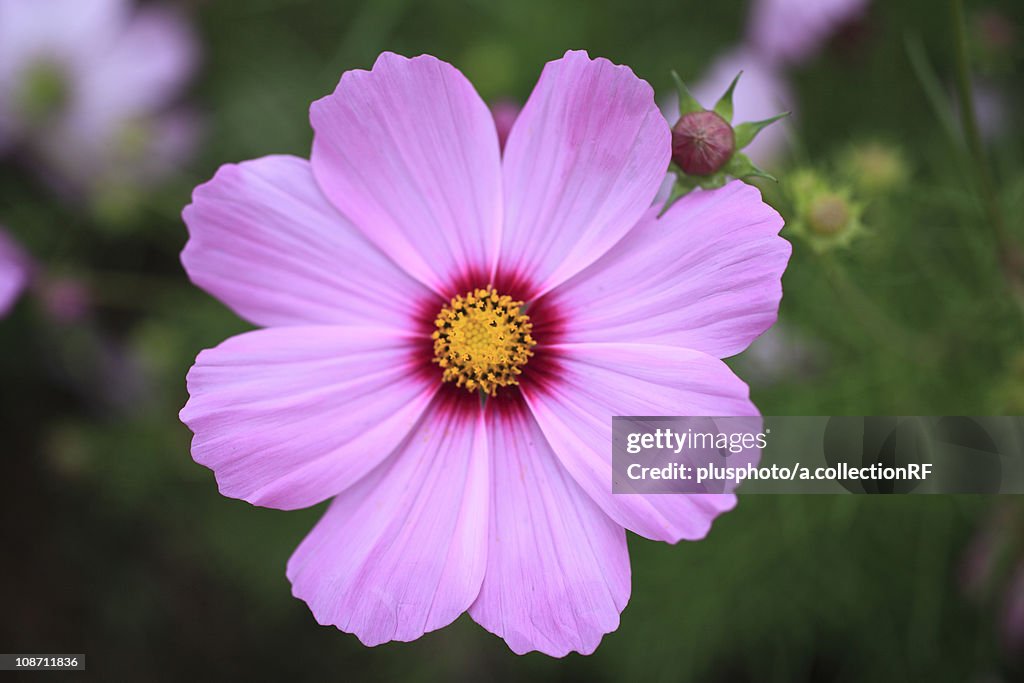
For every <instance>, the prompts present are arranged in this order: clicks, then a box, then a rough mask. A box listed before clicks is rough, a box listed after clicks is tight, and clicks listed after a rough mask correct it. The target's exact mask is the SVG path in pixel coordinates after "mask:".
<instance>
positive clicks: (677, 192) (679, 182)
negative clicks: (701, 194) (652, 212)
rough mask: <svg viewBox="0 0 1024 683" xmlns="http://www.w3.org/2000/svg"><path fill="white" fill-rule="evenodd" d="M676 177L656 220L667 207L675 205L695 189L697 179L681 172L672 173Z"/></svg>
mask: <svg viewBox="0 0 1024 683" xmlns="http://www.w3.org/2000/svg"><path fill="white" fill-rule="evenodd" d="M674 173H675V176H676V182H675V183H674V184H673V185H672V191H671V192H670V193H669V195H668V199H666V200H665V205H664V206H663V207H661V211H659V212H658V218H661V217H662V216H664V215H665V212H666V211H668V209H669V207H670V206H672V205H673V204H675V203H676V201H677V200H678V199H679V198H680V197H682V196H684V195H686V194H688V193H689V192H690V191H691V190H692V189H694V188H695V187H697V182H698V181H697V179H696V178H694V177H693V176H688V175H686V174H685V173H683V172H682V171H681V170H678V169H677V170H675V171H674Z"/></svg>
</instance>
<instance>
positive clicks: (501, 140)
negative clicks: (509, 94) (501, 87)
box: [491, 100, 522, 150]
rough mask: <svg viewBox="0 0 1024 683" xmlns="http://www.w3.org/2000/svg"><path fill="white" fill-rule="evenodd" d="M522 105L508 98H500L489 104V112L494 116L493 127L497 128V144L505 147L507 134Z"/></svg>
mask: <svg viewBox="0 0 1024 683" xmlns="http://www.w3.org/2000/svg"><path fill="white" fill-rule="evenodd" d="M520 110H522V107H521V106H520V105H518V104H516V103H515V102H512V101H510V100H502V101H500V102H495V103H494V104H492V105H491V114H492V115H493V116H494V127H495V128H497V129H498V146H499V147H501V149H502V150H504V149H505V143H506V142H507V141H508V134H509V133H511V132H512V124H513V123H515V122H516V117H518V116H519V112H520Z"/></svg>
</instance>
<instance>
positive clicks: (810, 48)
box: [747, 0, 868, 65]
mask: <svg viewBox="0 0 1024 683" xmlns="http://www.w3.org/2000/svg"><path fill="white" fill-rule="evenodd" d="M867 6H868V0H753V5H752V7H751V10H750V23H749V25H748V28H747V32H748V33H747V42H748V43H749V44H750V45H751V46H752V47H753V49H754V50H755V51H756V52H757V54H758V55H759V56H760V57H761V58H762V60H764V61H765V62H768V63H773V64H777V65H781V64H790V63H794V62H800V61H803V60H805V59H808V58H809V57H812V56H814V55H815V54H816V53H817V52H818V51H819V50H821V47H822V45H824V44H825V42H826V41H827V40H828V39H829V38H831V37H832V36H833V35H834V34H835V33H836V31H837V30H839V29H840V28H842V27H843V25H844V24H847V23H849V22H851V21H854V20H856V19H857V18H859V17H860V16H861V15H862V14H863V13H864V11H865V10H866V9H867Z"/></svg>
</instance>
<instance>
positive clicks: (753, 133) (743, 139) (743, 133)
mask: <svg viewBox="0 0 1024 683" xmlns="http://www.w3.org/2000/svg"><path fill="white" fill-rule="evenodd" d="M787 116H789V112H788V111H784V112H782V113H781V114H779V115H778V116H773V117H771V118H770V119H764V120H762V121H749V122H747V123H741V124H739V125H738V126H736V127H735V128H733V132H734V134H735V135H736V149H743V148H744V147H746V146H747V145H749V144H750V143H751V142H753V141H754V138H755V137H757V134H758V133H760V132H761V131H762V130H764V129H765V128H767V127H768V126H770V125H772V124H773V123H775V122H776V121H778V120H779V119H781V118H785V117H787Z"/></svg>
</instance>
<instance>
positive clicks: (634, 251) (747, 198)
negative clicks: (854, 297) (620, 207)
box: [549, 181, 791, 358]
mask: <svg viewBox="0 0 1024 683" xmlns="http://www.w3.org/2000/svg"><path fill="white" fill-rule="evenodd" d="M656 214H657V211H651V212H648V214H647V216H645V217H644V219H643V220H642V221H641V222H640V224H639V225H638V226H637V227H636V228H635V229H633V231H632V232H630V233H629V234H628V235H626V237H625V238H624V239H623V240H622V241H621V242H620V243H619V244H617V245H616V246H615V248H614V249H613V250H611V251H609V252H608V253H607V254H605V255H604V256H603V257H602V258H601V259H600V260H599V261H598V262H597V263H595V264H594V265H592V266H590V267H589V268H588V269H587V270H585V271H584V272H582V273H580V274H579V275H577V276H576V277H574V278H573V279H572V280H570V281H569V282H567V283H566V284H564V285H561V286H559V287H558V288H557V289H555V290H554V291H553V292H552V293H551V294H550V295H549V296H551V299H552V303H553V306H554V308H555V309H556V310H558V311H559V313H560V314H562V316H563V318H564V326H565V327H564V337H563V339H564V340H566V341H569V342H576V341H583V342H598V341H600V342H604V341H613V342H624V343H629V342H639V343H650V344H669V345H673V346H685V347H687V348H691V349H697V350H698V351H703V352H704V353H707V354H710V355H712V356H715V357H717V358H724V357H727V356H731V355H733V354H736V353H739V352H740V351H742V350H743V349H745V348H746V347H747V346H748V345H749V344H750V342H752V341H753V340H754V339H755V338H756V337H757V336H758V335H760V334H761V333H762V332H764V331H765V330H766V329H768V328H769V327H770V326H771V325H772V323H773V322H775V318H776V314H777V312H778V309H779V301H780V299H781V298H782V282H781V278H782V272H783V271H784V270H785V269H786V263H787V262H788V260H789V254H790V251H791V247H790V244H789V242H787V241H786V240H784V239H782V238H781V237H779V235H778V233H779V230H780V229H781V228H782V217H781V216H779V214H778V213H776V211H775V210H774V209H772V208H771V207H770V206H768V205H767V204H765V203H764V202H763V201H762V200H761V193H760V192H759V191H758V190H757V188H755V187H752V186H750V185H747V184H746V183H742V182H739V181H734V182H732V183H730V184H729V185H727V186H726V187H724V188H722V189H720V190H712V191H696V192H692V193H690V194H689V195H687V196H685V197H684V198H682V199H680V200H679V201H677V202H676V203H675V204H673V205H672V207H671V208H670V209H669V210H668V211H667V212H666V213H665V215H663V216H662V217H661V218H660V219H658V218H656Z"/></svg>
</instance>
